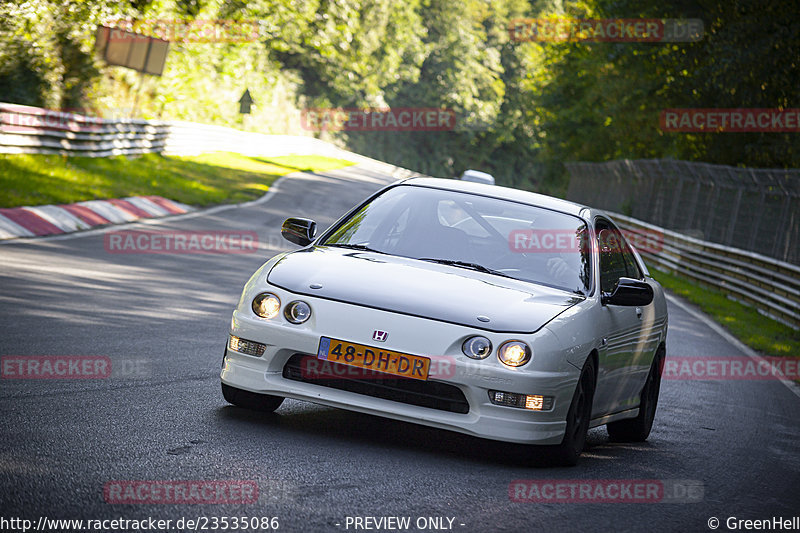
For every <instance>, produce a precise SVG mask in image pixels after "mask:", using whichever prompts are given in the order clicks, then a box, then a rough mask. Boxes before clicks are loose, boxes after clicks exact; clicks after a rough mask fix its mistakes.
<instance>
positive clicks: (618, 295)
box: [600, 278, 653, 306]
mask: <svg viewBox="0 0 800 533" xmlns="http://www.w3.org/2000/svg"><path fill="white" fill-rule="evenodd" d="M600 299H601V302H602V303H603V305H606V304H611V305H627V306H634V305H635V306H645V305H650V302H652V301H653V287H651V286H650V285H648V284H647V283H645V282H644V281H639V280H638V279H633V278H619V282H618V283H617V286H616V287H614V291H613V292H611V294H609V293H604V294H603V295H602V296H601V297H600Z"/></svg>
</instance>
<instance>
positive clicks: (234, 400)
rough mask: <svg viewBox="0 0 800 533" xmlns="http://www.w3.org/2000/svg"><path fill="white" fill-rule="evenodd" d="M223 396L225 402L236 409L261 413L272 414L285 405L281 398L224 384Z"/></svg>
mask: <svg viewBox="0 0 800 533" xmlns="http://www.w3.org/2000/svg"><path fill="white" fill-rule="evenodd" d="M222 395H223V396H224V397H225V401H227V402H228V403H230V404H233V405H235V406H236V407H242V408H244V409H250V410H252V411H260V412H262V413H271V412H273V411H275V409H277V408H278V407H280V406H281V404H282V403H283V398H281V397H280V396H271V395H269V394H257V393H255V392H250V391H247V390H242V389H237V388H236V387H231V386H230V385H226V384H224V383H223V384H222Z"/></svg>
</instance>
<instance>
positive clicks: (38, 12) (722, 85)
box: [0, 0, 800, 195]
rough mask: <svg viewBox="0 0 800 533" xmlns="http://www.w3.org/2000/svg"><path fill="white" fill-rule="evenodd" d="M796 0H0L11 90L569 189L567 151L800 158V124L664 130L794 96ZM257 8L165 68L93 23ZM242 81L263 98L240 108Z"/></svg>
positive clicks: (184, 48) (117, 112)
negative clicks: (113, 48) (384, 117)
mask: <svg viewBox="0 0 800 533" xmlns="http://www.w3.org/2000/svg"><path fill="white" fill-rule="evenodd" d="M792 13H795V14H796V13H797V6H796V0H761V1H759V0H707V1H704V2H701V3H698V2H692V1H689V0H668V1H666V2H664V1H660V2H656V1H655V0H490V1H487V0H464V1H462V2H451V1H449V0H406V1H403V2H395V1H393V0H302V1H300V0H248V1H245V0H191V1H178V0H153V1H149V0H136V1H125V0H100V1H95V2H83V1H80V0H65V1H57V0H25V1H14V2H3V3H0V101H11V102H17V103H24V104H30V105H40V106H46V107H51V108H68V107H73V108H75V107H78V108H89V109H92V110H95V111H96V112H97V113H99V114H101V115H103V116H127V115H128V114H130V113H131V111H132V109H131V108H132V107H133V105H134V101H135V100H136V101H137V109H136V114H137V115H139V116H143V117H146V118H162V119H182V120H193V121H199V122H205V123H213V124H220V125H227V126H233V127H238V128H241V129H248V130H257V131H262V132H266V133H289V134H304V135H312V134H313V135H319V136H321V137H323V138H327V139H332V140H335V141H337V142H339V143H342V144H347V145H348V146H349V147H350V148H351V149H353V150H355V151H358V152H361V153H364V154H366V155H369V156H372V157H377V158H380V159H384V160H387V161H390V162H392V163H395V164H399V165H403V166H406V167H409V168H412V169H415V170H419V171H422V172H427V173H430V174H434V175H440V176H454V175H457V174H459V173H460V172H462V171H463V170H465V169H466V168H478V169H481V170H486V171H488V172H492V173H493V174H495V176H496V177H497V178H498V180H499V182H500V183H504V184H507V185H511V186H515V187H522V188H530V189H536V190H541V191H544V192H548V193H551V194H557V195H558V194H564V192H565V191H566V186H567V177H566V174H565V171H564V167H563V163H564V162H566V161H575V160H585V161H603V160H609V159H617V158H625V157H627V158H677V159H687V160H697V161H706V162H711V163H722V164H731V165H747V166H760V167H800V150H798V143H797V140H796V136H797V134H793V133H702V134H690V133H667V132H664V131H662V130H661V129H660V128H659V114H660V112H661V110H663V109H665V108H676V107H693V108H703V107H743V108H754V107H767V108H776V107H784V108H785V107H798V106H800V68H798V61H800V19H798V17H797V16H791V14H792ZM552 15H563V16H569V17H573V18H638V17H643V18H699V19H702V20H703V22H704V24H705V36H704V38H703V39H702V40H700V41H699V42H695V43H611V42H591V43H590V42H583V43H580V42H548V43H532V42H515V41H512V40H511V38H510V36H509V32H508V27H509V23H510V22H511V21H513V20H515V19H517V18H520V17H546V16H552ZM156 18H158V19H178V20H187V21H190V22H191V21H192V20H215V19H233V20H237V21H252V20H256V21H258V28H259V30H258V35H257V36H256V38H254V39H253V40H252V41H250V42H223V43H218V42H217V43H197V42H173V43H171V46H170V52H169V56H168V60H167V66H166V69H165V72H164V75H163V77H150V76H147V77H145V78H144V79H143V80H140V77H139V75H137V74H135V73H133V72H131V71H128V70H126V69H122V68H119V67H109V66H105V65H104V64H103V62H102V61H101V60H99V59H98V58H96V57H95V56H94V53H93V50H92V49H93V46H94V32H95V29H96V27H97V25H98V24H100V23H103V22H108V21H110V20H117V19H126V20H133V19H156ZM245 88H248V89H249V90H250V93H251V94H252V95H253V98H254V99H255V106H254V108H253V113H252V114H251V115H249V116H246V117H243V116H241V115H239V114H238V104H237V103H236V102H237V100H238V99H239V97H240V96H241V94H242V93H243V92H244V90H245ZM328 106H334V107H386V106H391V107H441V108H447V109H452V110H453V111H454V112H455V113H456V115H457V117H458V121H457V127H456V128H455V130H454V131H448V132H323V133H316V132H310V131H307V130H305V129H303V125H302V122H301V118H300V117H301V110H302V109H304V108H307V107H328Z"/></svg>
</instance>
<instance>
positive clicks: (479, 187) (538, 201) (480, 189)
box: [402, 178, 594, 220]
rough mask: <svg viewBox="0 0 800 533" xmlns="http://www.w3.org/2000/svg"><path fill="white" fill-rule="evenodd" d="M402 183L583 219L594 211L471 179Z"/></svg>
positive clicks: (535, 194) (420, 179) (419, 180)
mask: <svg viewBox="0 0 800 533" xmlns="http://www.w3.org/2000/svg"><path fill="white" fill-rule="evenodd" d="M402 183H403V185H415V186H419V187H434V188H437V189H445V190H449V191H461V192H468V193H473V194H480V195H481V196H490V197H493V198H499V199H502V200H511V201H513V202H520V203H525V204H530V205H535V206H537V207H543V208H545V209H551V210H553V211H559V212H561V213H567V214H570V215H574V216H577V217H580V218H583V219H587V220H589V219H591V217H592V214H593V213H594V211H593V210H592V209H591V208H589V207H587V206H585V205H581V204H576V203H574V202H569V201H567V200H561V199H560V198H554V197H552V196H547V195H544V194H538V193H535V192H529V191H522V190H520V189H511V188H509V187H501V186H499V185H486V184H483V183H475V182H471V181H462V180H453V179H445V178H409V179H407V180H404V181H403V182H402Z"/></svg>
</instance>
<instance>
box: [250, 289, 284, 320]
mask: <svg viewBox="0 0 800 533" xmlns="http://www.w3.org/2000/svg"><path fill="white" fill-rule="evenodd" d="M280 310H281V300H280V298H278V297H277V296H275V295H274V294H271V293H268V292H262V293H261V294H259V295H258V296H256V297H255V298H253V312H254V313H255V314H257V315H258V316H260V317H261V318H275V317H276V316H278V312H279V311H280Z"/></svg>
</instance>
